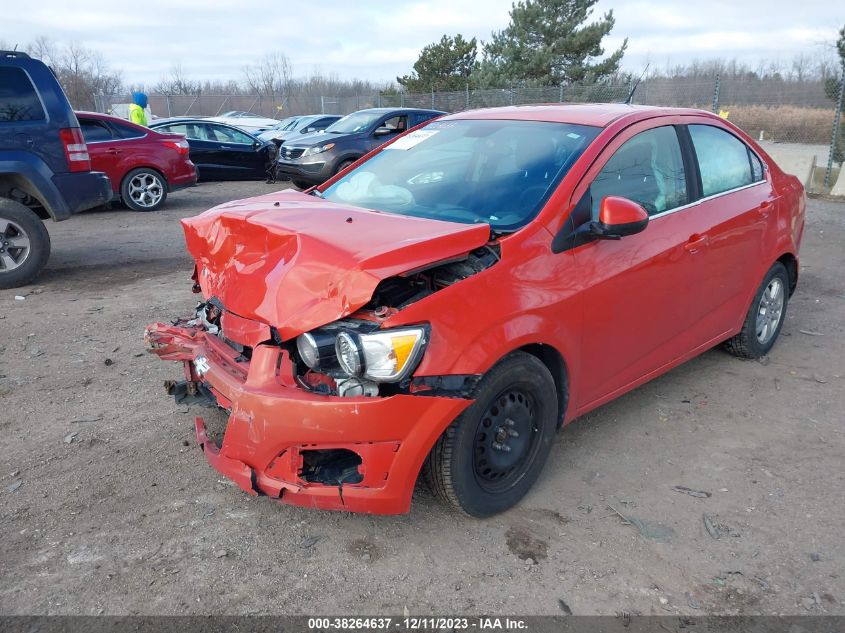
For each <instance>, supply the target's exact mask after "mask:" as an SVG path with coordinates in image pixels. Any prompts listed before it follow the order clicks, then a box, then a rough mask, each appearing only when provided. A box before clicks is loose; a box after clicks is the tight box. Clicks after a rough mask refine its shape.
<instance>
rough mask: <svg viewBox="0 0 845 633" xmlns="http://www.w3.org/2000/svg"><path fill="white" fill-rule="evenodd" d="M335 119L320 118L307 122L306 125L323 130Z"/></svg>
mask: <svg viewBox="0 0 845 633" xmlns="http://www.w3.org/2000/svg"><path fill="white" fill-rule="evenodd" d="M335 121H337V119H320V120H319V121H314V122H313V123H309V124H308V127H313V128H314V129H315V130H325V129H326V128H327V127H329V126H330V125H331V124H332V123H334V122H335Z"/></svg>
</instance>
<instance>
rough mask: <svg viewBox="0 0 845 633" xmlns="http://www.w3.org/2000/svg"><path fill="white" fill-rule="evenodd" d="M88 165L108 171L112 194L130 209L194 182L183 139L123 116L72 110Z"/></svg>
mask: <svg viewBox="0 0 845 633" xmlns="http://www.w3.org/2000/svg"><path fill="white" fill-rule="evenodd" d="M76 118H77V119H79V125H80V127H81V128H82V134H83V136H84V137H85V143H86V144H87V145H88V154H89V155H90V156H91V168H92V169H94V170H96V171H104V172H106V174H108V176H109V178H110V179H111V182H112V187H113V189H114V197H115V198H116V199H119V200H122V201H123V203H124V204H125V205H126V206H127V207H129V208H130V209H134V210H135V211H155V210H156V209H159V208H160V207H161V206H162V205H163V204H164V202H165V200H167V194H168V193H169V192H171V191H176V190H177V189H184V188H185V187H190V186H191V185H194V184H196V182H197V170H196V167H195V166H194V164H193V163H192V162H191V159H190V158H189V156H188V151H189V147H188V142H187V141H186V140H185V137H184V136H181V135H179V134H161V133H160V132H156V131H154V130H151V129H149V128H146V127H143V126H140V125H135V124H134V123H130V122H129V121H126V120H124V119H120V118H118V117H114V116H109V115H107V114H98V113H96V112H77V113H76Z"/></svg>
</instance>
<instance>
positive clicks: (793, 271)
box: [778, 253, 798, 297]
mask: <svg viewBox="0 0 845 633" xmlns="http://www.w3.org/2000/svg"><path fill="white" fill-rule="evenodd" d="M778 261H779V262H780V263H781V264H783V265H784V267H785V268H786V274H787V276H788V277H789V296H790V297H791V296H792V293H793V292H795V287H796V286H797V285H798V259H797V258H796V257H795V255H793V254H792V253H784V254H783V255H781V256H780V257H778Z"/></svg>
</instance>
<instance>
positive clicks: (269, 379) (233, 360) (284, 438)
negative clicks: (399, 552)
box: [145, 323, 471, 514]
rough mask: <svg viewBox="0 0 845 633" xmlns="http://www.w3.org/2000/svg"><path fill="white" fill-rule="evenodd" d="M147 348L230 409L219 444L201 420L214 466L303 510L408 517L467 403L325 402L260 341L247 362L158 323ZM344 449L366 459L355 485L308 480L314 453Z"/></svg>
mask: <svg viewBox="0 0 845 633" xmlns="http://www.w3.org/2000/svg"><path fill="white" fill-rule="evenodd" d="M260 327H266V326H260ZM256 338H259V339H260V338H261V336H260V334H259V335H256ZM263 340H267V339H266V338H265V339H263ZM145 341H146V342H147V345H148V347H149V350H150V352H151V353H153V354H156V355H157V356H159V357H160V358H161V359H163V360H174V361H182V362H183V363H184V366H185V377H186V379H187V380H188V381H189V384H194V385H197V384H200V385H202V386H203V387H204V388H205V389H207V390H208V391H210V392H211V394H212V395H213V396H214V398H215V399H216V401H217V404H219V405H220V406H221V407H223V408H224V409H227V410H229V411H230V416H229V421H228V424H227V427H226V432H225V435H224V437H223V442H222V445H221V446H219V447H218V446H217V445H216V443H215V442H213V441H212V440H211V439H210V438H209V436H208V433H207V432H206V428H205V424H204V422H203V420H202V418H200V417H198V418H196V421H195V427H196V435H197V441H198V443H199V444H200V446H201V447H202V448H203V451H204V453H205V456H206V459H207V460H208V462H209V463H210V464H211V465H212V466H213V467H214V468H215V469H216V470H217V471H219V472H220V473H222V474H223V475H225V476H226V477H228V478H230V479H232V480H233V481H235V482H236V483H237V484H238V485H239V486H240V487H241V488H242V489H243V490H245V491H246V492H248V493H249V494H252V495H267V496H270V497H273V498H276V499H278V500H280V501H282V502H284V503H290V504H294V505H299V506H309V507H314V508H322V509H329V510H347V511H354V512H370V513H375V514H398V513H403V512H407V511H408V510H409V508H410V504H411V496H412V493H413V489H414V484H415V482H416V479H417V475H418V474H419V470H420V467H421V466H422V463H423V460H424V459H425V457H426V455H427V454H428V451H429V450H430V449H431V447H432V445H433V444H434V442H435V441H436V440H437V438H438V437H439V436H440V434H441V433H442V432H443V430H444V429H445V428H446V427H447V426H448V425H449V424H450V423H451V422H452V420H454V419H455V417H457V416H458V415H459V414H460V413H461V412H462V411H463V410H464V409H465V408H466V407H467V406H469V405H470V403H471V400H466V399H460V398H446V397H439V396H423V395H394V396H388V397H376V398H364V397H357V398H341V397H337V396H324V395H319V394H316V393H313V392H310V391H307V390H305V389H303V388H301V387H300V386H298V385H297V384H296V382H295V380H294V377H293V367H292V363H291V360H290V358H289V356H288V354H287V352H286V351H285V350H284V349H282V348H280V347H278V346H275V345H265V344H258V345H256V346H255V347H254V348H253V351H252V358H251V360H245V359H244V358H243V357H242V356H241V355H240V353H239V352H238V351H236V350H235V349H233V348H232V347H230V346H229V345H227V344H226V343H225V341H223V340H221V339H220V338H219V337H217V336H215V335H212V334H209V333H208V332H207V331H206V330H204V329H203V328H201V327H180V326H170V325H165V324H162V323H156V324H153V325H151V326H149V327H148V328H147V330H146V332H145ZM338 449H339V450H341V451H342V452H343V453H345V454H348V452H349V451H351V452H352V453H354V454H355V455H356V456H357V457H358V458H360V464H359V465H358V466H357V469H358V473H360V477H358V481H357V482H356V483H344V484H341V485H332V484H330V483H319V482H315V481H313V478H311V480H309V481H306V479H305V478H304V477H305V475H304V470H303V469H304V466H305V464H306V463H307V462H308V460H309V455H314V454H317V453H323V454H324V453H325V452H327V451H332V450H338Z"/></svg>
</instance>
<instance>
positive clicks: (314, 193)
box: [308, 189, 323, 198]
mask: <svg viewBox="0 0 845 633" xmlns="http://www.w3.org/2000/svg"><path fill="white" fill-rule="evenodd" d="M308 195H309V196H317V197H318V198H322V197H323V192H322V191H320V190H319V189H312V190H311V191H310V192H309V194H308Z"/></svg>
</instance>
